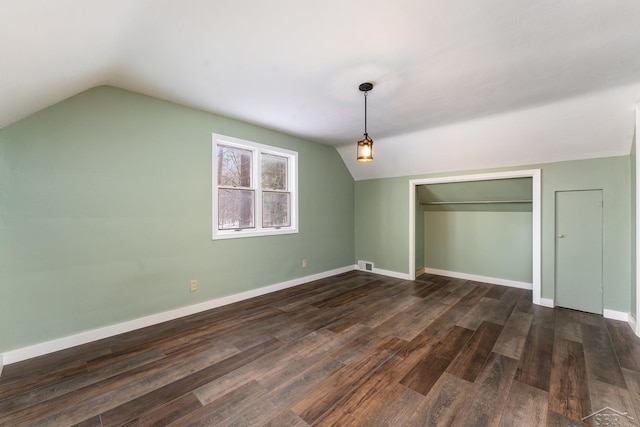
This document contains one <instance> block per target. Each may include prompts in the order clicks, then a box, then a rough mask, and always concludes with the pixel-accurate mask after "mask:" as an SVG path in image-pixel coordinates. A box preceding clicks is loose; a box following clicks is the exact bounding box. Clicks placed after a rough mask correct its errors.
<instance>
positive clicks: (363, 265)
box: [358, 261, 373, 272]
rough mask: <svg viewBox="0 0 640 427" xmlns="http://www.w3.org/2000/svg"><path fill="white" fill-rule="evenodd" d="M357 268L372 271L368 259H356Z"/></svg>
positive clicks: (371, 265) (371, 264)
mask: <svg viewBox="0 0 640 427" xmlns="http://www.w3.org/2000/svg"><path fill="white" fill-rule="evenodd" d="M358 269H359V270H364V271H371V272H373V263H372V262H369V261H358Z"/></svg>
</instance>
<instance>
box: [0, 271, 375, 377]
mask: <svg viewBox="0 0 640 427" xmlns="http://www.w3.org/2000/svg"><path fill="white" fill-rule="evenodd" d="M352 270H354V266H352V265H350V266H347V267H342V268H338V269H335V270H330V271H325V272H323V273H318V274H313V275H311V276H306V277H300V278H298V279H293V280H289V281H286V282H282V283H277V284H274V285H270V286H265V287H263V288H258V289H253V290H250V291H246V292H241V293H239V294H234V295H229V296H226V297H222V298H217V299H214V300H210V301H205V302H202V303H199V304H194V305H190V306H187V307H182V308H178V309H175V310H170V311H165V312H162V313H157V314H152V315H151V316H146V317H141V318H139V319H135V320H130V321H127V322H123V323H118V324H116V325H110V326H105V327H103V328H98V329H93V330H90V331H85V332H81V333H79V334H75V335H70V336H67V337H63V338H59V339H55V340H51V341H47V342H43V343H39V344H34V345H31V346H28V347H23V348H19V349H16V350H10V351H7V352H5V353H4V354H2V353H0V373H1V372H2V366H3V361H4V364H6V365H9V364H12V363H16V362H20V361H23V360H27V359H31V358H34V357H38V356H42V355H45V354H49V353H53V352H55V351H60V350H64V349H67V348H71V347H75V346H77V345H81V344H86V343H89V342H92V341H97V340H101V339H103V338H108V337H112V336H114V335H119V334H122V333H125V332H131V331H134V330H136V329H141V328H146V327H147V326H152V325H156V324H158V323H162V322H166V321H169V320H174V319H178V318H180V317H184V316H189V315H191V314H195V313H200V312H202V311H206V310H211V309H212V308H216V307H221V306H223V305H228V304H232V303H234V302H238V301H243V300H246V299H249V298H254V297H257V296H260V295H265V294H269V293H271V292H275V291H279V290H282V289H287V288H291V287H294V286H298V285H301V284H303V283H308V282H313V281H314V280H320V279H324V278H326V277H330V276H335V275H336V274H341V273H346V272H348V271H352ZM380 274H382V273H380Z"/></svg>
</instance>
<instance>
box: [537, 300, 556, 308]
mask: <svg viewBox="0 0 640 427" xmlns="http://www.w3.org/2000/svg"><path fill="white" fill-rule="evenodd" d="M540 305H541V306H543V307H549V308H553V307H555V302H554V301H553V300H552V299H551V298H540Z"/></svg>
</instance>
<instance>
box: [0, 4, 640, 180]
mask: <svg viewBox="0 0 640 427" xmlns="http://www.w3.org/2000/svg"><path fill="white" fill-rule="evenodd" d="M0 58H1V59H0V127H3V126H6V125H7V124H10V123H12V122H14V121H17V120H19V119H21V118H23V117H25V116H27V115H29V114H31V113H33V112H35V111H38V110H39V109H42V108H44V107H46V106H49V105H52V104H54V103H56V102H59V101H61V100H63V99H65V98H67V97H69V96H72V95H74V94H76V93H78V92H81V91H83V90H85V89H88V88H91V87H94V86H98V85H103V84H109V85H114V86H118V87H121V88H125V89H129V90H132V91H136V92H140V93H143V94H147V95H151V96H155V97H158V98H162V99H166V100H169V101H173V102H176V103H180V104H184V105H187V106H192V107H196V108H199V109H202V110H205V111H210V112H214V113H218V114H222V115H225V116H229V117H233V118H238V119H241V120H244V121H247V122H250V123H255V124H258V125H262V126H266V127H269V128H272V129H276V130H280V131H283V132H286V133H289V134H293V135H297V136H300V137H303V138H306V139H310V140H313V141H317V142H322V143H326V144H331V145H334V146H337V147H338V150H339V152H340V153H341V155H342V156H343V159H344V160H345V163H346V164H347V166H348V167H349V169H350V170H351V172H352V174H353V176H354V177H355V178H356V179H364V178H373V177H379V176H397V175H408V174H413V173H416V174H417V173H426V172H438V171H451V170H464V169H474V168H485V167H497V166H510V165H519V164H530V163H534V162H548V161H556V160H570V159H577V158H589V157H598V156H604V155H620V154H628V153H629V149H630V146H631V138H632V135H633V126H634V118H633V114H634V106H635V104H636V103H637V101H638V100H640V2H639V1H637V0H615V1H614V0H535V1H531V0H435V1H434V0H398V1H394V2H391V1H389V0H386V1H383V0H368V1H364V0H362V1H361V0H324V1H322V2H317V1H315V2H310V1H300V0H270V1H262V0H246V1H239V0H233V1H232V0H189V1H178V0H109V1H106V0H102V1H101V0H56V1H52V0H20V1H18V0H0ZM365 81H372V82H373V83H374V84H375V87H374V89H373V91H372V92H371V93H370V94H369V98H368V102H369V123H368V130H369V134H370V135H371V136H372V137H373V138H374V141H375V149H376V151H375V156H376V158H375V160H374V162H373V163H371V164H366V165H361V164H357V163H356V162H355V160H354V157H355V147H354V145H355V141H356V140H357V139H359V138H360V137H361V135H362V133H363V113H364V111H363V97H362V94H361V93H360V92H359V91H358V85H359V84H360V83H362V82H365ZM406 147H411V151H410V152H407V150H405V149H404V148H406ZM465 154H466V156H464V155H465ZM461 155H463V156H462V158H460V156H461Z"/></svg>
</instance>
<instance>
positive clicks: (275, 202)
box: [262, 191, 291, 228]
mask: <svg viewBox="0 0 640 427" xmlns="http://www.w3.org/2000/svg"><path fill="white" fill-rule="evenodd" d="M290 200H291V196H290V194H289V193H280V192H273V191H265V192H263V193H262V226H263V227H265V228H273V227H289V226H291V218H290V216H289V204H290Z"/></svg>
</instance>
